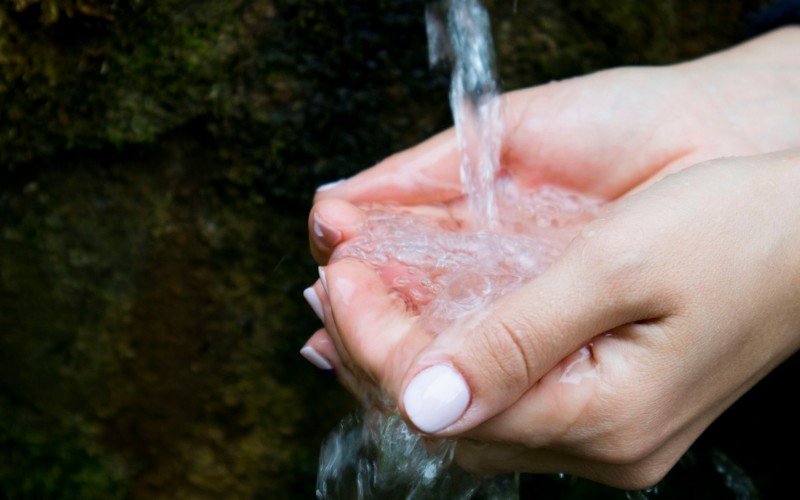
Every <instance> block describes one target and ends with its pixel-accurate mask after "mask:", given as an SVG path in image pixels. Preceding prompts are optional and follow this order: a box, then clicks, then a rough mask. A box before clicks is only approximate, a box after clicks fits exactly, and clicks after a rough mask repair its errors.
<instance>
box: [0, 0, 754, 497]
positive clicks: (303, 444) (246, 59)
mask: <svg viewBox="0 0 800 500" xmlns="http://www.w3.org/2000/svg"><path fill="white" fill-rule="evenodd" d="M760 3H761V2H755V1H743V2H715V1H708V0H700V1H698V0H694V1H689V0H669V1H661V2H652V1H646V0H622V1H619V2H600V1H595V0H589V1H577V0H564V1H554V0H542V1H536V2H533V1H526V0H519V1H518V2H512V1H511V0H508V1H503V2H501V1H492V2H489V7H490V11H491V14H492V16H493V25H494V29H495V37H496V45H497V47H498V53H499V54H498V61H499V70H500V74H501V79H502V84H503V86H504V87H505V88H506V89H514V88H519V87H523V86H527V85H531V84H535V83H539V82H545V81H549V80H552V79H559V78H565V77H570V76H574V75H579V74H583V73H587V72H591V71H594V70H597V69H601V68H606V67H611V66H617V65H627V64H663V63H670V62H673V61H677V60H682V59H686V58H691V57H694V56H697V55H700V54H703V53H706V52H708V51H711V50H717V49H720V48H723V47H725V46H728V45H730V44H731V43H734V42H735V41H737V40H740V39H742V37H743V33H744V18H745V14H746V12H748V11H751V10H753V9H754V8H756V7H757V6H758V5H759V4H760ZM515 4H516V7H515ZM423 10H424V3H423V2H421V1H412V0H374V1H366V0H352V1H348V2H341V1H333V0H318V1H306V0H274V1H270V0H233V1H224V2H223V1H217V0H192V1H189V0H162V1H143V0H129V1H123V0H110V1H105V2H103V1H93V0H13V1H6V2H2V3H0V176H2V177H1V178H2V182H1V183H0V449H2V451H3V453H2V454H0V496H3V497H10V498H23V497H27V498H31V497H49V498H59V497H60V498H128V497H130V498H221V497H225V498H251V497H258V498H285V497H286V495H287V492H291V493H292V494H293V495H298V497H306V498H308V497H310V496H312V495H313V484H314V477H315V472H316V453H317V450H318V447H319V444H320V441H321V439H322V438H323V437H324V435H325V434H326V433H327V431H328V430H329V429H331V428H332V427H333V425H334V424H335V422H336V421H337V420H338V418H339V417H340V416H341V415H343V414H344V413H345V412H346V411H348V409H349V408H350V407H351V406H352V403H351V401H350V399H349V397H348V396H347V395H345V394H344V393H343V392H342V391H341V390H340V389H338V388H337V387H336V385H335V383H334V382H333V381H332V380H329V379H326V378H324V377H322V376H321V375H319V374H318V373H316V372H315V371H314V370H313V369H311V368H310V366H308V365H307V363H305V362H304V361H303V360H302V359H301V358H300V357H299V356H298V355H297V350H298V349H299V347H300V346H301V345H302V343H303V341H304V339H305V338H306V337H307V336H308V335H310V334H311V333H313V331H314V330H315V329H316V328H318V324H317V321H316V319H315V318H314V317H313V314H312V313H311V312H310V311H309V310H308V308H307V306H306V305H305V303H304V302H303V301H302V298H301V291H302V289H303V288H304V287H305V286H308V285H309V284H310V283H312V282H313V280H314V279H315V267H314V265H313V262H312V261H311V259H310V257H309V256H308V251H307V240H306V225H305V217H306V213H307V210H308V208H309V203H310V199H311V195H312V194H313V190H314V187H315V186H317V185H318V184H320V183H322V182H327V181H331V180H334V179H338V178H341V177H344V176H348V175H351V174H353V173H354V172H356V171H358V170H360V169H362V168H365V167H367V166H369V165H371V164H373V163H374V162H376V161H378V160H379V159H381V158H382V157H384V156H386V155H388V154H390V153H392V152H394V151H396V150H398V149H401V148H404V147H407V146H410V145H412V144H414V143H415V142H417V141H420V140H422V139H423V138H425V137H427V136H429V135H431V134H432V133H434V132H436V131H438V130H441V129H443V128H445V127H447V126H448V123H449V121H450V118H449V110H448V108H447V99H446V96H447V84H448V82H447V80H448V78H447V75H446V74H443V73H442V72H431V71H430V70H429V69H428V67H427V54H426V40H425V30H424V25H423Z"/></svg>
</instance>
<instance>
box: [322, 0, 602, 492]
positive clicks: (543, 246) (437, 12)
mask: <svg viewBox="0 0 800 500" xmlns="http://www.w3.org/2000/svg"><path fill="white" fill-rule="evenodd" d="M426 24H427V32H428V41H429V49H430V51H429V54H430V60H431V64H432V65H436V64H440V63H443V62H449V63H450V64H451V65H452V81H451V90H450V103H451V107H452V112H453V119H454V122H455V128H456V135H457V139H458V147H459V151H460V154H461V165H460V173H461V181H462V187H463V192H464V194H465V197H466V199H467V201H468V205H469V211H470V215H469V219H470V220H469V221H468V224H466V226H468V227H471V228H472V230H470V231H464V230H463V229H459V226H461V225H460V224H457V223H455V221H453V220H452V219H450V220H448V219H447V218H442V217H438V216H434V215H429V216H422V215H418V214H417V215H415V214H411V213H410V212H408V211H406V210H403V209H402V208H398V207H391V206H384V207H375V206H371V207H363V208H364V209H365V210H366V211H367V220H366V222H365V224H364V226H363V227H362V228H361V231H360V233H359V236H358V237H356V238H353V239H351V240H349V241H348V242H347V243H346V244H344V245H342V246H340V247H339V248H337V250H336V252H335V253H334V255H333V256H332V261H336V260H339V259H342V258H345V257H352V258H357V259H359V260H361V261H363V262H366V263H369V264H370V265H372V266H373V267H374V268H375V269H376V270H377V271H378V272H379V273H380V274H381V277H382V278H383V279H384V281H385V282H386V283H387V285H389V286H391V287H392V288H394V290H395V291H396V292H398V295H399V296H401V297H403V298H404V299H405V301H406V303H407V305H408V307H409V310H411V311H416V312H417V313H418V314H419V325H420V326H421V327H422V328H425V329H427V330H428V331H430V332H431V333H433V334H437V333H438V332H440V331H442V330H443V329H444V328H446V327H447V325H449V324H450V323H452V322H453V321H454V320H456V319H458V318H460V317H463V316H465V315H467V314H471V313H474V312H476V311H479V310H481V309H483V308H485V307H486V306H487V305H488V304H490V303H491V302H492V301H493V300H495V299H497V298H498V297H500V296H502V295H504V294H507V293H509V292H511V291H513V290H515V289H517V288H519V287H520V286H522V285H523V284H524V283H525V282H526V281H528V280H530V279H532V278H534V277H536V276H538V275H539V274H541V273H542V272H544V270H545V269H547V267H549V266H550V265H551V264H552V263H553V262H554V261H555V259H556V258H557V257H558V255H559V254H560V253H561V252H562V251H563V250H564V248H565V247H566V245H567V244H568V242H569V241H570V240H571V239H572V238H573V237H574V236H575V234H577V232H578V231H579V230H580V227H581V226H582V225H583V224H585V223H586V222H588V221H590V220H591V219H593V218H594V217H595V215H596V213H597V210H598V207H599V205H600V204H599V202H598V201H597V200H592V199H589V198H586V197H584V196H582V195H580V194H578V193H574V192H571V191H568V190H565V189H563V188H559V187H556V186H538V187H537V188H535V189H526V188H522V187H520V186H518V185H517V184H515V183H514V182H513V181H512V180H510V179H509V178H507V177H502V176H498V173H499V171H500V151H501V147H502V134H503V129H502V116H501V105H500V97H499V94H498V87H497V84H496V79H495V72H494V66H495V63H494V48H493V44H492V38H491V31H490V24H489V16H488V14H487V12H486V10H485V9H484V8H483V7H482V6H481V5H480V3H479V2H478V0H450V1H449V2H441V3H437V4H434V5H431V6H429V7H428V9H426ZM376 334H377V333H376ZM367 399H368V400H369V401H370V403H369V404H367V405H365V408H364V410H363V413H362V414H361V415H359V416H351V417H349V418H347V419H345V420H344V421H342V423H341V424H340V425H339V427H338V428H337V429H335V430H334V431H333V432H332V433H331V435H330V436H329V437H328V439H327V440H326V442H325V443H324V445H323V447H322V451H321V454H320V465H319V472H318V476H317V496H318V497H319V498H331V499H333V498H348V499H350V498H357V499H363V498H376V497H387V496H388V497H389V498H413V499H425V498H457V499H469V498H475V497H480V498H497V499H509V498H514V497H515V496H516V485H515V482H514V481H513V478H512V477H510V476H504V477H499V478H483V477H477V476H474V475H471V474H468V473H466V472H464V471H462V470H461V469H459V468H458V467H456V466H453V465H451V462H452V461H453V456H454V453H455V447H456V443H455V442H454V441H452V440H430V439H426V438H423V437H422V436H420V435H418V434H416V433H414V432H413V431H411V430H410V429H409V427H408V426H407V425H406V423H405V422H404V421H403V420H402V419H401V418H400V416H399V415H398V413H397V412H396V404H395V402H394V401H391V400H389V399H388V398H387V397H386V396H384V395H383V394H380V393H378V392H377V389H376V393H375V394H370V395H367Z"/></svg>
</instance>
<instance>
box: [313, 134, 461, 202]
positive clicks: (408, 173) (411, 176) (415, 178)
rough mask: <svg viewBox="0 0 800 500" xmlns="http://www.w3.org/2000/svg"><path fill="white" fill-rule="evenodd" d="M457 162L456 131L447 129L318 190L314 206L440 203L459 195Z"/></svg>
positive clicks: (458, 162)
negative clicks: (343, 202)
mask: <svg viewBox="0 0 800 500" xmlns="http://www.w3.org/2000/svg"><path fill="white" fill-rule="evenodd" d="M460 161H461V160H460V156H459V152H458V145H457V143H456V136H455V131H454V130H453V129H449V130H446V131H444V132H441V133H439V134H438V135H435V136H433V137H432V138H430V139H428V140H427V141H425V142H423V143H421V144H419V145H417V146H415V147H413V148H411V149H407V150H405V151H402V152H400V153H397V154H395V155H393V156H390V157H389V158H387V159H385V160H383V161H382V162H380V163H378V164H377V165H375V166H374V167H372V168H369V169H367V170H364V171H363V172H361V173H359V174H357V175H356V176H354V177H351V178H349V179H347V180H345V181H343V182H340V183H338V184H336V185H334V186H330V187H328V188H327V189H324V190H321V191H320V190H318V191H317V193H316V196H315V202H318V201H322V200H327V199H331V198H341V199H345V200H348V201H350V202H351V203H374V202H381V203H385V202H395V203H399V204H402V205H411V204H426V203H443V202H446V201H449V200H452V199H454V198H457V197H459V196H461V194H462V192H461V183H460V181H459V164H460Z"/></svg>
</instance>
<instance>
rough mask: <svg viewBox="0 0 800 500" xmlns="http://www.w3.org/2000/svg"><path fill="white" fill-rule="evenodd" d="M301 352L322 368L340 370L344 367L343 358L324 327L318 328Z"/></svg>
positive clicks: (324, 369)
mask: <svg viewBox="0 0 800 500" xmlns="http://www.w3.org/2000/svg"><path fill="white" fill-rule="evenodd" d="M300 354H301V355H302V356H303V357H304V358H306V359H307V360H308V361H309V362H310V363H311V364H312V365H314V366H316V367H317V368H319V369H320V370H323V371H339V370H341V368H342V360H341V359H340V358H339V354H338V353H337V352H336V347H334V345H333V341H332V340H331V337H330V335H328V332H327V331H326V330H325V329H324V328H320V329H319V330H317V331H316V332H315V333H314V335H312V336H311V338H309V339H308V340H307V341H306V343H305V345H304V346H303V348H302V349H300ZM337 368H338V370H337Z"/></svg>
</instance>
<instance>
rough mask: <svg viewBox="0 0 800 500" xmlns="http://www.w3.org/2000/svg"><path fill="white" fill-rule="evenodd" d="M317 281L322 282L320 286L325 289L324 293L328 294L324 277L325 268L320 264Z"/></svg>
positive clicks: (326, 281)
mask: <svg viewBox="0 0 800 500" xmlns="http://www.w3.org/2000/svg"><path fill="white" fill-rule="evenodd" d="M319 281H320V283H322V288H324V289H325V293H327V294H328V296H330V293H329V292H328V280H326V279H325V268H324V267H322V266H320V267H319Z"/></svg>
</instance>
